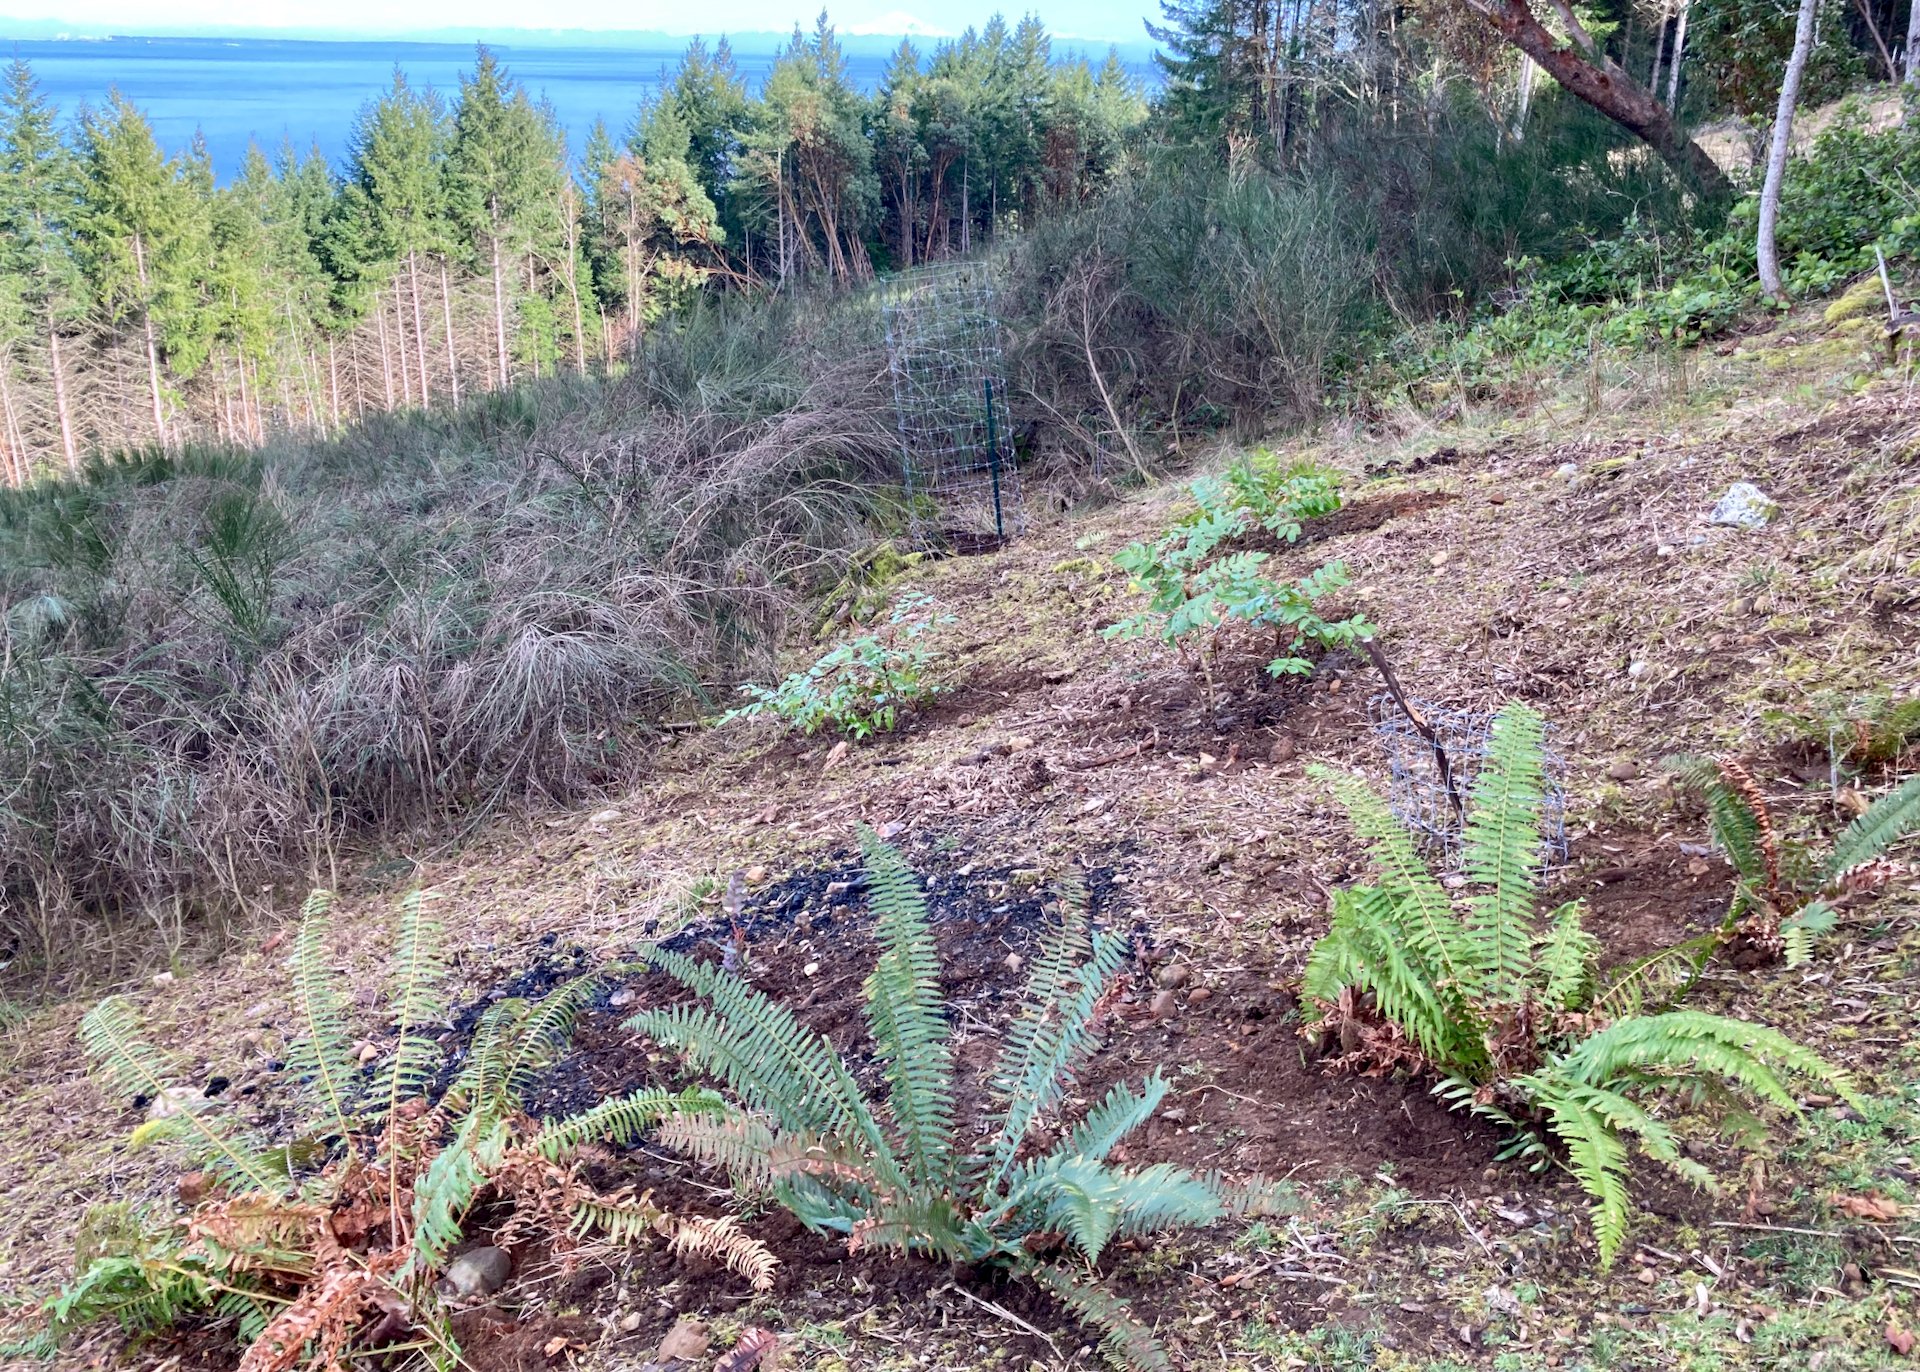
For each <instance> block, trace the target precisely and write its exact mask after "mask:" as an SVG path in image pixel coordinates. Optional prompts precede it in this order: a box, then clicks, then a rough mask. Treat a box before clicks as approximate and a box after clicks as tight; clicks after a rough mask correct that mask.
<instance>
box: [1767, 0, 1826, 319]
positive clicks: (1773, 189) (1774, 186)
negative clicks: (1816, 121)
mask: <svg viewBox="0 0 1920 1372" xmlns="http://www.w3.org/2000/svg"><path fill="white" fill-rule="evenodd" d="M1819 3H1820V0H1800V22H1799V24H1798V25H1797V26H1796V27H1795V28H1794V31H1793V56H1792V57H1790V58H1788V59H1787V74H1786V76H1785V77H1783V78H1782V79H1781V82H1780V107H1779V109H1777V110H1776V111H1775V112H1774V116H1773V147H1772V148H1771V149H1770V150H1769V151H1768V153H1767V179H1766V181H1765V182H1764V183H1763V184H1762V185H1761V187H1760V234H1759V242H1758V244H1757V245H1756V246H1757V249H1758V251H1757V256H1758V258H1759V263H1760V289H1761V290H1763V291H1765V292H1766V293H1767V294H1768V295H1769V296H1778V295H1779V294H1780V255H1779V252H1778V250H1777V248H1776V247H1775V244H1774V228H1775V226H1776V225H1777V224H1778V223H1779V220H1780V183H1781V182H1782V181H1784V180H1785V179H1786V175H1787V155H1788V154H1789V153H1790V152H1791V151H1792V150H1793V107H1794V106H1795V105H1796V104H1797V103H1798V102H1799V100H1800V79H1801V77H1803V76H1805V75H1806V71H1807V55H1808V54H1809V53H1811V52H1812V51H1813V21H1814V15H1815V12H1816V11H1817V10H1818V8H1819Z"/></svg>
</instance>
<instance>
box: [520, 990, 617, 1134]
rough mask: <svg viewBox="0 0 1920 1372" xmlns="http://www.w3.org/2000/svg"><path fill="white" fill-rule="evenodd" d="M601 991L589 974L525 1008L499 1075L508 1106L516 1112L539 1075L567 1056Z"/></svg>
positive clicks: (552, 991)
mask: <svg viewBox="0 0 1920 1372" xmlns="http://www.w3.org/2000/svg"><path fill="white" fill-rule="evenodd" d="M601 989H602V982H601V979H600V977H599V976H598V975H597V974H594V973H588V974H587V975H585V976H579V977H574V978H572V979H571V980H569V981H566V982H564V983H562V984H561V985H559V986H556V987H555V988H554V989H553V990H551V991H549V992H548V993H547V994H546V995H545V996H544V997H542V998H541V1000H540V1001H538V1002H537V1003H536V1004H534V1005H532V1006H530V1007H529V1008H528V1011H527V1014H526V1016H525V1017H524V1018H523V1019H521V1021H520V1022H519V1024H517V1025H516V1026H515V1027H514V1032H513V1036H512V1052H511V1054H510V1055H509V1057H508V1058H507V1061H506V1070H505V1072H504V1074H503V1076H502V1089H503V1090H504V1092H505V1102H506V1104H507V1105H508V1106H510V1107H512V1108H514V1109H518V1108H519V1105H520V1102H521V1101H522V1100H523V1099H524V1098H525V1096H526V1093H527V1092H528V1091H530V1090H532V1089H533V1086H534V1084H535V1083H536V1082H537V1081H538V1080H539V1077H540V1074H541V1073H542V1072H545V1071H546V1070H547V1069H548V1068H550V1067H552V1066H553V1065H554V1064H555V1063H556V1062H558V1061H560V1059H561V1058H563V1057H565V1056H566V1054H567V1050H568V1049H569V1048H570V1047H572V1045H573V1030H574V1026H575V1025H576V1024H578V1023H579V1022H580V1016H582V1015H584V1014H585V1013H586V1012H587V1011H588V1010H589V1009H591V1008H592V1007H593V1003H594V1001H595V1000H597V999H598V998H599V996H600V992H601Z"/></svg>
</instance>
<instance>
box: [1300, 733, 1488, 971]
mask: <svg viewBox="0 0 1920 1372" xmlns="http://www.w3.org/2000/svg"><path fill="white" fill-rule="evenodd" d="M1307 770H1308V774H1309V775H1311V776H1313V777H1315V778H1316V779H1317V780H1320V781H1322V782H1324V783H1326V784H1327V785H1328V786H1329V787H1331V788H1332V790H1333V794H1334V798H1335V799H1336V800H1338V801H1339V803H1340V807H1341V808H1342V809H1343V810H1345V811H1346V812H1347V819H1348V822H1349V823H1351V824H1352V825H1353V828H1354V832H1355V833H1357V834H1358V835H1359V836H1360V837H1361V838H1362V839H1363V840H1364V841H1365V842H1366V844H1367V851H1368V853H1369V854H1370V855H1371V856H1372V858H1373V860H1374V863H1375V865H1377V866H1378V867H1379V869H1380V881H1379V883H1378V885H1379V887H1380V889H1381V890H1383V891H1385V892H1387V893H1388V894H1389V895H1391V896H1393V897H1394V898H1395V902H1394V904H1395V914H1396V916H1397V917H1398V920H1399V923H1400V934H1401V937H1402V938H1403V939H1404V940H1405V941H1406V943H1407V945H1408V946H1409V947H1410V948H1411V949H1412V950H1413V952H1414V953H1415V955H1416V956H1417V957H1418V958H1419V960H1420V962H1421V963H1422V964H1424V965H1425V966H1426V967H1428V968H1430V969H1432V971H1431V977H1432V980H1433V981H1434V982H1435V983H1436V985H1437V986H1445V987H1448V988H1451V992H1450V993H1451V994H1452V995H1454V996H1456V997H1467V998H1471V997H1474V996H1476V995H1477V994H1478V993H1479V990H1480V987H1479V978H1478V976H1477V972H1478V970H1479V969H1478V968H1477V967H1476V966H1475V964H1474V962H1473V954H1472V949H1471V947H1470V946H1469V944H1468V941H1467V938H1466V931H1465V929H1464V927H1463V926H1462V925H1461V922H1460V919H1459V916H1457V915H1456V914H1455V913H1454V911H1453V903H1452V902H1451V901H1450V900H1448V898H1447V893H1446V891H1445V890H1444V889H1443V888H1442V887H1441V885H1440V883H1439V882H1438V881H1436V880H1434V877H1433V874H1432V873H1431V872H1429V871H1428V870H1427V865H1426V863H1425V862H1423V861H1421V858H1420V854H1419V852H1418V850H1417V849H1416V848H1415V847H1414V843H1413V837H1412V835H1410V834H1409V833H1408V832H1407V827H1406V825H1404V824H1402V823H1401V822H1400V820H1399V819H1398V818H1397V817H1396V816H1395V815H1394V813H1393V811H1392V810H1391V809H1389V808H1388V806H1387V804H1386V802H1385V801H1383V800H1381V799H1380V797H1379V796H1377V795H1375V794H1374V792H1373V790H1372V788H1371V787H1369V786H1368V785H1367V784H1366V783H1365V782H1363V781H1362V780H1361V779H1360V778H1359V777H1356V776H1353V775H1352V774H1350V773H1347V772H1341V771H1336V770H1334V769H1332V768H1329V767H1324V766H1321V765H1319V764H1315V765H1314V766H1312V767H1309V768H1308V769H1307ZM1329 999H1330V998H1329Z"/></svg>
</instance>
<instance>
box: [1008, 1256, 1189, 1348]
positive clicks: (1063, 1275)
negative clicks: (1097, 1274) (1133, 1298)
mask: <svg viewBox="0 0 1920 1372" xmlns="http://www.w3.org/2000/svg"><path fill="white" fill-rule="evenodd" d="M1027 1271H1028V1275H1030V1276H1031V1277H1032V1278H1033V1280H1034V1281H1035V1282H1036V1283H1038V1284H1039V1285H1040V1286H1041V1287H1042V1288H1043V1289H1045V1290H1046V1291H1047V1293H1048V1294H1049V1295H1051V1296H1052V1297H1053V1298H1054V1299H1055V1300H1057V1301H1059V1302H1060V1304H1062V1305H1064V1306H1066V1307H1067V1309H1069V1310H1071V1311H1072V1312H1073V1313H1074V1315H1075V1316H1077V1317H1078V1318H1079V1320H1080V1322H1081V1323H1083V1324H1085V1325H1087V1326H1089V1327H1090V1328H1092V1329H1094V1330H1096V1331H1097V1332H1098V1333H1099V1335H1100V1351H1101V1353H1102V1354H1104V1355H1105V1357H1106V1359H1107V1361H1108V1362H1109V1363H1111V1364H1112V1365H1113V1366H1114V1367H1116V1368H1118V1369H1120V1372H1174V1367H1173V1360H1172V1359H1171V1358H1169V1357H1168V1356H1167V1350H1166V1349H1165V1348H1164V1347H1162V1346H1161V1343H1160V1340H1159V1339H1157V1338H1155V1337H1154V1334H1153V1331H1152V1330H1151V1329H1149V1328H1148V1327H1147V1326H1146V1325H1145V1324H1143V1323H1142V1322H1141V1321H1140V1320H1139V1319H1138V1318H1137V1317H1136V1316H1135V1315H1134V1313H1133V1311H1132V1309H1131V1308H1130V1307H1129V1306H1128V1305H1127V1303H1126V1302H1125V1301H1124V1300H1122V1299H1121V1298H1120V1297H1118V1296H1116V1295H1114V1294H1113V1293H1112V1292H1111V1291H1108V1290H1107V1289H1106V1288H1105V1287H1103V1286H1101V1285H1100V1284H1099V1283H1098V1282H1096V1281H1095V1280H1093V1278H1091V1277H1083V1276H1080V1275H1079V1274H1077V1273H1074V1272H1071V1271H1069V1270H1068V1269H1066V1268H1064V1267H1057V1266H1052V1265H1048V1264H1036V1265H1034V1266H1033V1267H1030V1268H1028V1269H1027Z"/></svg>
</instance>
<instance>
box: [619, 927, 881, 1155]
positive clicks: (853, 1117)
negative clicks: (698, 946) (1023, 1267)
mask: <svg viewBox="0 0 1920 1372" xmlns="http://www.w3.org/2000/svg"><path fill="white" fill-rule="evenodd" d="M647 957H648V960H649V961H650V962H651V963H652V964H653V965H654V966H655V967H657V968H659V969H660V970H661V971H663V972H665V973H666V974H667V975H668V976H670V977H672V978H673V979H674V980H676V981H678V982H680V983H681V984H682V985H683V986H686V987H687V988H688V989H689V990H692V991H693V992H694V993H695V994H697V995H699V996H700V997H702V998H703V999H704V1000H705V1001H706V1002H707V1003H708V1005H710V1006H711V1007H712V1008H711V1009H704V1008H697V1007H691V1006H673V1007H670V1008H668V1009H665V1010H654V1011H648V1012H646V1013H644V1014H640V1015H636V1016H634V1017H633V1018H632V1019H630V1020H628V1021H627V1026H628V1027H629V1028H631V1029H635V1030H638V1031H639V1032H641V1033H643V1034H646V1035H647V1036H648V1037H650V1038H652V1039H653V1040H654V1041H655V1042H658V1043H661V1044H664V1045H666V1046H668V1047H671V1048H675V1049H678V1050H679V1051H680V1052H681V1053H682V1054H684V1055H685V1056H686V1058H687V1059H688V1060H689V1061H690V1062H691V1063H693V1064H694V1065H695V1066H696V1067H698V1068H700V1069H702V1070H705V1071H710V1072H714V1073H716V1074H718V1075H719V1076H720V1077H721V1078H722V1079H723V1080H724V1081H725V1082H726V1083H727V1085H728V1086H729V1087H731V1088H732V1089H733V1090H734V1091H736V1092H737V1093H739V1094H740V1095H742V1096H744V1097H745V1098H746V1100H747V1103H748V1104H749V1105H750V1106H751V1107H753V1108H754V1109H756V1110H760V1111H764V1112H765V1113H767V1114H770V1115H772V1116H773V1117H774V1118H775V1119H776V1120H778V1121H779V1123H780V1125H781V1127H782V1128H783V1129H786V1130H794V1131H799V1132H803V1133H808V1134H814V1135H817V1136H819V1137H821V1138H824V1139H828V1140H832V1141H844V1142H850V1143H851V1142H858V1143H859V1144H861V1145H864V1147H865V1149H866V1150H868V1151H869V1152H870V1154H871V1155H872V1157H873V1158H874V1159H875V1164H876V1169H877V1170H878V1171H880V1172H881V1174H882V1175H883V1176H887V1177H900V1178H901V1184H902V1185H904V1184H905V1180H904V1177H901V1173H900V1168H899V1164H898V1162H897V1161H896V1159H895V1155H894V1151H893V1148H892V1145H891V1144H890V1143H889V1142H888V1140H887V1138H886V1136H885V1134H884V1133H883V1132H882V1130H881V1128H880V1125H879V1123H878V1121H876V1120H875V1119H874V1117H873V1113H872V1110H871V1109H870V1108H869V1107H868V1105H867V1101H866V1098H865V1097H864V1096H863V1095H862V1094H861V1091H860V1088H859V1086H858V1085H857V1084H856V1083H855V1082H854V1080H853V1077H852V1075H851V1074H850V1073H849V1072H848V1071H847V1068H846V1064H845V1063H844V1062H842V1061H841V1058H840V1055H839V1053H837V1052H836V1051H835V1050H834V1047H833V1045H832V1044H831V1043H829V1042H828V1041H827V1040H826V1039H825V1038H823V1037H822V1036H821V1035H819V1034H817V1033H815V1032H814V1031H813V1030H811V1029H807V1028H805V1027H804V1026H802V1025H801V1024H800V1022H799V1021H798V1020H796V1019H795V1018H794V1017H793V1013H792V1012H791V1011H789V1010H787V1009H786V1008H785V1007H784V1006H781V1005H779V1004H777V1003H776V1002H774V1001H773V1000H771V999H770V998H768V997H767V996H765V995H763V994H761V993H760V992H759V991H757V990H755V989H754V988H753V987H752V986H750V985H748V984H747V983H746V982H745V981H743V980H742V979H741V978H739V977H737V976H735V975H734V974H733V973H731V972H727V971H724V970H722V969H720V968H718V967H715V966H712V965H711V964H706V963H697V962H694V961H693V960H692V959H690V958H686V957H682V956H680V955H679V954H677V953H668V952H665V951H664V950H660V949H655V950H653V951H652V952H650V953H649V954H648V955H647Z"/></svg>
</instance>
